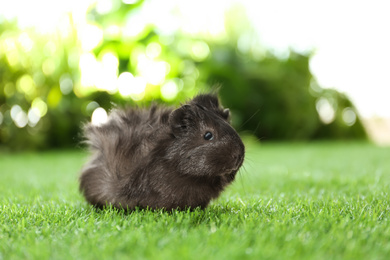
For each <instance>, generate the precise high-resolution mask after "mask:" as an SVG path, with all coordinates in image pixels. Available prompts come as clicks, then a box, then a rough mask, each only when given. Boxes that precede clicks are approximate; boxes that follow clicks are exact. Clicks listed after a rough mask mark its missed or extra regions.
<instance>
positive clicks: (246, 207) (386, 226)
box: [0, 141, 390, 259]
mask: <svg viewBox="0 0 390 260" xmlns="http://www.w3.org/2000/svg"><path fill="white" fill-rule="evenodd" d="M85 160H86V153H85V152H83V151H52V152H44V153H19V154H0V259H103V258H105V259H121V258H122V259H125V258H126V259H128V258H136V259H140V258H149V259H246V258H247V259H388V256H390V223H389V221H390V215H389V213H390V202H389V188H390V148H383V147H376V146H374V145H371V144H366V143H325V142H323V143H307V144H302V143H298V144H297V143H293V144H288V143H285V144H264V145H263V144H262V145H259V144H255V143H253V142H250V141H248V142H247V156H246V161H245V164H244V169H242V170H241V171H240V173H239V176H238V178H237V179H236V181H235V183H234V184H233V185H232V186H230V187H228V188H227V190H226V191H225V192H224V193H223V194H222V196H221V197H220V198H219V199H218V200H216V201H213V202H212V204H211V205H210V206H209V207H208V208H207V209H206V210H204V211H203V210H195V211H193V212H178V211H174V212H172V213H167V212H161V211H140V210H138V211H134V212H132V213H129V214H126V213H124V212H118V211H116V210H113V209H107V210H103V211H99V210H95V209H93V208H92V207H90V206H89V205H87V203H86V202H85V201H84V200H83V197H82V196H81V195H80V194H79V192H78V183H77V178H78V173H79V170H80V168H81V166H82V164H83V162H85Z"/></svg>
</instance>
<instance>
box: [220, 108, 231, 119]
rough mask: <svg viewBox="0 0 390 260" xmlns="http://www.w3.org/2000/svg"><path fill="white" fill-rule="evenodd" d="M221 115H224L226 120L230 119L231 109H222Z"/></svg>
mask: <svg viewBox="0 0 390 260" xmlns="http://www.w3.org/2000/svg"><path fill="white" fill-rule="evenodd" d="M221 115H222V117H223V118H224V119H225V120H229V118H230V110H229V108H225V109H224V110H222V113H221Z"/></svg>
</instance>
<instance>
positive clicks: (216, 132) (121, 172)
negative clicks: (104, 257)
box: [80, 94, 245, 210]
mask: <svg viewBox="0 0 390 260" xmlns="http://www.w3.org/2000/svg"><path fill="white" fill-rule="evenodd" d="M228 120H229V110H228V109H223V108H221V107H220V105H219V102H218V98H217V96H215V95H211V94H203V95H198V96H197V97H195V98H194V99H192V100H191V101H189V102H188V103H186V104H184V105H182V106H181V107H179V108H177V109H175V110H173V109H169V108H164V107H160V106H156V105H155V106H152V107H151V108H149V109H134V108H130V109H127V110H114V111H112V112H111V113H110V115H109V117H108V121H107V122H106V123H105V124H103V125H100V126H94V125H91V124H88V125H86V127H85V129H84V130H85V136H86V138H87V142H88V144H89V147H90V149H91V151H92V152H93V156H92V158H91V160H90V161H89V162H88V163H87V164H86V166H85V167H84V169H83V171H82V174H81V177H80V190H81V191H82V193H83V194H84V196H85V198H86V199H87V201H88V202H89V203H91V204H92V205H95V206H97V207H103V206H105V205H107V204H108V205H109V204H111V205H113V206H115V207H117V208H124V209H134V208H135V207H140V208H147V207H148V208H151V209H156V208H163V209H166V210H171V209H185V208H195V207H201V208H204V207H206V206H207V205H208V204H209V202H210V200H211V199H214V198H216V197H218V195H219V194H220V193H221V191H222V190H223V189H224V188H225V187H226V186H227V185H228V184H230V183H231V182H232V181H233V180H234V178H235V175H236V173H237V171H238V169H239V168H240V167H241V165H242V163H243V160H244V154H245V147H244V144H243V143H242V141H241V139H240V137H239V136H238V134H237V132H236V131H235V130H234V129H233V128H232V127H231V125H230V124H229V122H228Z"/></svg>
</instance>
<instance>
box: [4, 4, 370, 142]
mask: <svg viewBox="0 0 390 260" xmlns="http://www.w3.org/2000/svg"><path fill="white" fill-rule="evenodd" d="M112 3H113V9H112V11H111V12H109V13H106V14H104V15H102V14H99V13H98V12H97V11H96V9H95V8H93V7H92V8H91V9H90V12H89V14H88V16H87V17H88V19H89V26H90V27H88V30H84V31H85V32H86V33H91V32H92V34H91V35H89V34H86V35H84V36H82V35H81V36H80V32H81V31H82V30H83V29H82V28H79V27H77V25H76V24H74V23H73V20H72V17H71V16H69V21H68V23H67V26H68V27H67V28H66V29H64V30H58V31H57V32H55V33H53V34H52V35H50V34H49V35H48V34H40V33H38V32H36V31H34V30H33V29H29V30H27V29H26V30H23V31H21V30H19V29H18V28H17V27H16V25H15V24H14V23H12V22H7V21H5V20H1V21H0V127H1V128H0V144H2V145H3V147H8V148H11V149H33V148H39V149H43V148H53V147H67V146H74V145H75V144H77V143H79V141H80V132H81V131H80V126H81V125H82V123H83V122H87V121H89V120H90V118H91V115H92V113H93V112H94V110H95V109H96V108H98V107H102V108H104V109H105V110H106V111H109V110H110V109H111V108H112V107H113V106H122V105H132V106H135V105H138V106H144V105H149V104H150V103H151V102H164V103H167V104H170V105H173V104H176V105H177V104H179V103H180V102H183V101H185V100H186V99H188V98H189V97H192V96H194V95H195V94H196V93H197V92H201V91H207V90H210V89H213V88H215V85H218V84H221V88H220V94H221V98H222V100H223V103H224V105H225V106H226V107H229V108H231V110H232V111H233V123H234V125H235V126H236V127H237V128H238V129H239V130H240V131H242V132H248V133H251V134H254V135H256V136H257V137H258V138H259V139H264V140H308V139H316V138H338V139H346V138H365V137H366V134H365V130H364V128H363V126H362V124H361V122H360V120H359V117H358V116H357V111H356V109H355V108H354V106H353V105H352V103H351V102H350V101H349V99H348V98H347V97H345V96H344V95H342V94H340V93H338V92H337V91H334V90H325V89H322V88H321V87H319V86H317V84H316V83H315V80H314V79H313V77H312V74H311V72H310V70H309V59H310V55H306V54H298V53H295V52H291V53H290V55H289V57H288V58H279V57H276V56H274V55H271V54H269V53H268V52H267V50H264V49H262V48H261V45H259V44H258V42H257V41H256V40H254V39H253V38H254V36H253V33H252V32H251V29H250V25H248V23H249V22H248V20H247V19H246V18H245V14H244V13H243V12H242V10H241V9H240V8H236V9H234V12H233V11H232V12H230V13H228V14H227V17H226V34H227V35H226V39H224V40H218V39H217V40H216V39H214V38H212V37H211V38H210V37H207V36H204V35H203V36H202V35H189V34H186V33H185V32H182V31H180V30H178V31H176V32H175V33H171V34H167V33H164V32H162V31H161V30H159V27H158V25H156V24H152V23H148V21H147V20H145V21H144V24H142V25H139V24H138V22H134V20H132V18H133V17H137V15H138V16H139V15H140V12H141V11H140V10H141V9H142V8H143V7H144V4H143V1H139V2H137V3H136V4H130V5H128V4H124V3H123V2H122V1H118V0H113V2H112ZM240 10H241V11H240ZM237 17H238V18H237ZM138 18H139V17H138ZM138 18H137V19H138ZM233 18H234V19H233ZM142 19H146V18H142ZM237 19H239V21H238V20H237ZM129 24H130V25H129ZM129 26H130V27H129ZM137 26H140V28H137ZM129 28H130V29H131V30H134V28H135V29H137V30H139V31H137V33H134V32H132V33H129V32H128V30H129ZM243 28H245V29H244V30H243ZM93 32H95V33H96V34H97V35H98V37H99V35H100V33H102V40H101V41H100V42H99V43H96V46H95V47H94V48H92V49H89V48H88V47H85V46H84V45H88V44H91V43H90V42H88V41H90V40H91V39H94V37H95V36H96V35H94V34H93ZM243 38H244V40H243ZM85 40H86V41H87V44H86V42H85ZM245 44H246V45H245ZM259 46H260V47H259ZM324 100H327V102H328V103H329V104H330V105H331V106H332V109H333V110H334V114H335V116H334V119H332V120H330V121H327V122H326V123H323V122H322V121H321V120H320V118H319V115H318V111H319V110H321V106H319V104H323V103H324V102H323V101H324ZM320 101H321V102H320ZM325 103H326V102H325ZM320 114H321V113H320ZM353 117H354V118H355V119H354V118H353ZM346 118H347V119H349V121H348V120H347V121H348V122H346V120H345V119H346ZM351 120H352V121H351Z"/></svg>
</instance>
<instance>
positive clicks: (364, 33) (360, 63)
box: [243, 0, 390, 118]
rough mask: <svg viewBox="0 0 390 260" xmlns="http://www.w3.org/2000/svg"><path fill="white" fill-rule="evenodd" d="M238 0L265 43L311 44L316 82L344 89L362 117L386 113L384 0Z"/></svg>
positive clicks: (388, 26)
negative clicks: (241, 1) (313, 53)
mask: <svg viewBox="0 0 390 260" xmlns="http://www.w3.org/2000/svg"><path fill="white" fill-rule="evenodd" d="M243 2H244V3H245V5H246V6H247V7H248V8H247V11H248V14H249V16H250V18H251V20H252V22H253V23H254V25H255V27H256V29H257V30H258V31H259V33H260V35H261V40H262V42H263V43H264V44H265V45H266V46H269V47H270V48H273V49H275V52H283V51H286V50H287V49H288V48H289V47H292V48H294V49H296V50H298V51H299V50H301V51H302V50H308V49H314V50H315V55H314V56H313V59H312V61H311V64H310V65H311V70H312V72H313V74H314V75H315V77H316V78H317V80H318V82H319V83H320V85H321V86H323V87H332V88H336V89H338V90H340V91H342V92H344V93H346V94H347V95H348V96H349V97H350V98H351V99H352V100H353V101H354V103H355V105H356V106H357V107H358V110H359V112H360V114H361V115H362V116H364V117H372V116H380V117H388V118H390V100H389V99H390V1H386V0H382V1H381V0H370V1H342V0H341V1H337V0H327V1H313V0H312V1H310V0H296V1H288V0H276V1H275V0H274V1H250V0H244V1H243Z"/></svg>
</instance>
